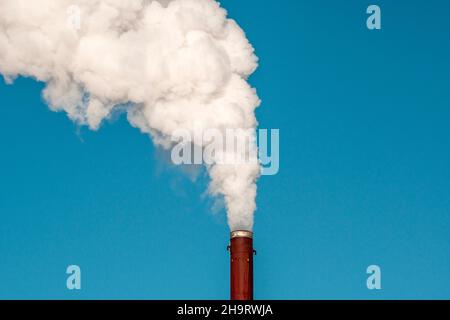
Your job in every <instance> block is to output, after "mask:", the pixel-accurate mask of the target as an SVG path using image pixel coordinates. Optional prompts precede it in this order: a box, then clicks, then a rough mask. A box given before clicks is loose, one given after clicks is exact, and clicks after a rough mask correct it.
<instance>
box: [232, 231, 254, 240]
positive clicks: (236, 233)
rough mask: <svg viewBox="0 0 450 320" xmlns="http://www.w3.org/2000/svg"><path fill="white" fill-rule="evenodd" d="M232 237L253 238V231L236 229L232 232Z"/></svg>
mask: <svg viewBox="0 0 450 320" xmlns="http://www.w3.org/2000/svg"><path fill="white" fill-rule="evenodd" d="M230 238H231V239H233V238H250V239H253V232H251V231H247V230H236V231H232V232H231V236H230Z"/></svg>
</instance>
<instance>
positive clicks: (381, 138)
mask: <svg viewBox="0 0 450 320" xmlns="http://www.w3.org/2000/svg"><path fill="white" fill-rule="evenodd" d="M221 3H222V5H223V6H224V7H225V8H227V9H228V11H229V14H230V17H232V18H234V19H236V20H237V21H238V23H239V24H240V25H241V27H242V28H243V29H244V30H245V31H246V33H247V36H248V38H249V39H250V41H251V42H252V44H253V45H254V47H255V48H256V52H257V55H258V56H259V58H260V68H259V69H258V71H257V72H256V73H255V74H254V75H253V76H252V78H251V79H250V81H251V83H252V85H253V86H255V87H256V88H257V90H258V94H259V96H260V98H261V99H262V101H263V103H262V105H261V107H260V108H259V110H258V111H257V116H258V119H259V122H260V127H261V128H269V129H270V128H279V129H280V140H281V141H280V145H281V146H280V147H281V150H280V172H279V174H277V175H275V176H266V177H262V178H261V180H260V181H259V184H258V188H259V189H258V198H257V204H258V210H257V212H256V223H255V248H256V249H257V251H258V255H257V256H256V258H255V298H257V299H348V298H355V299H381V298H388V299H391V298H412V299H418V298H426V299H429V298H438V299H442V298H447V299H449V298H450V287H449V284H450V271H449V270H450V247H449V246H450V212H449V211H450V210H449V208H450V201H449V200H450V197H449V191H450V184H449V181H450V169H449V165H448V164H449V163H450V139H449V137H450V126H449V120H450V81H449V75H450V59H449V56H450V41H449V33H450V25H449V23H448V18H447V16H448V14H447V13H448V10H449V9H450V4H449V3H448V2H447V1H377V2H376V4H378V5H379V6H380V7H381V10H382V29H381V30H380V31H369V30H368V29H367V28H366V27H365V20H366V17H367V15H366V14H365V10H366V8H367V6H368V5H369V4H372V3H369V2H365V1H283V5H281V4H280V2H276V1H261V0H246V1H232V0H222V1H221ZM42 88H43V84H40V83H36V82H34V81H33V80H30V79H18V80H17V81H16V82H15V83H14V85H12V86H11V85H5V84H4V83H3V82H1V83H0V112H1V117H0V155H1V156H0V181H1V183H0V217H1V223H0V298H25V299H29V298H38V299H47V298H57V299H78V298H84V299H94V298H113V299H116V298H123V299H143V298H148V299H227V298H228V296H229V284H228V282H229V276H228V273H229V260H228V259H229V257H228V253H227V251H226V245H227V243H228V237H229V234H228V232H229V230H228V227H227V225H226V219H225V213H224V212H219V213H212V212H211V211H212V210H211V207H212V204H213V201H212V200H211V199H209V198H208V197H205V196H204V190H205V189H206V185H207V179H206V178H205V177H200V178H199V180H198V181H197V182H196V183H192V181H191V180H190V179H189V178H188V177H186V175H183V174H181V173H180V172H179V170H177V169H174V168H171V167H169V166H168V165H167V164H165V162H164V160H163V158H164V157H163V156H162V155H161V154H160V153H159V152H158V151H157V150H155V148H154V147H153V145H152V143H151V141H150V140H149V138H148V137H146V136H144V135H142V134H140V133H139V132H138V130H136V129H133V128H131V127H130V126H129V125H128V124H127V122H126V120H125V119H124V118H123V117H118V118H116V119H112V120H111V121H109V122H107V123H105V124H104V125H103V126H102V128H101V130H99V131H98V132H90V131H89V130H87V129H86V128H77V127H76V126H75V125H74V124H73V123H71V122H70V120H69V119H67V117H66V116H65V115H64V114H62V113H53V112H51V111H49V110H48V108H47V107H46V106H45V104H44V103H43V101H42V98H41V94H40V92H41V90H42ZM70 264H77V265H79V266H80V267H81V270H82V290H80V291H69V290H67V289H66V277H67V275H66V274H65V270H66V267H67V266H68V265H70ZM371 264H377V265H379V266H380V267H381V270H382V290H368V289H367V288H366V278H367V275H366V272H365V271H366V268H367V266H369V265H371Z"/></svg>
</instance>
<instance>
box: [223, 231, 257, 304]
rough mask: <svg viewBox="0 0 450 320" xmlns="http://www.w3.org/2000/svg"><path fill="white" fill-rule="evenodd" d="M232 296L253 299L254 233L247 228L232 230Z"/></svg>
mask: <svg viewBox="0 0 450 320" xmlns="http://www.w3.org/2000/svg"><path fill="white" fill-rule="evenodd" d="M228 248H229V250H230V269H231V273H230V285H231V287H230V291H231V292H230V298H231V300H253V252H255V253H256V251H254V250H253V233H252V232H251V231H246V230H236V231H233V232H231V239H230V245H229V247H228Z"/></svg>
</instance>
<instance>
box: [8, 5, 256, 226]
mask: <svg viewBox="0 0 450 320" xmlns="http://www.w3.org/2000/svg"><path fill="white" fill-rule="evenodd" d="M256 68H257V57H256V56H255V55H254V50H253V48H252V46H251V44H250V43H249V42H248V40H247V39H246V36H245V34H244V32H243V31H242V29H241V28H240V27H239V26H238V25H237V23H236V22H235V21H234V20H231V19H227V12H226V11H225V10H224V9H223V8H221V7H220V5H219V4H218V3H217V2H216V1H214V0H173V1H167V0H159V1H152V0H126V1H124V0H32V1H30V0H0V73H1V74H2V75H3V77H4V79H5V80H6V82H8V83H12V82H13V80H14V78H16V77H18V76H24V77H32V78H34V79H36V80H38V81H42V82H45V83H46V87H45V90H44V91H43V97H44V99H45V100H46V102H47V103H48V105H49V107H50V108H51V110H54V111H64V112H66V113H67V114H68V116H69V117H70V119H72V120H73V121H75V122H76V123H78V124H80V125H87V126H89V127H90V128H91V129H93V130H97V129H98V128H99V127H100V126H101V124H102V121H103V120H104V119H106V118H108V117H109V116H111V114H112V113H113V112H114V110H115V109H116V108H118V107H119V106H121V108H123V106H124V105H125V106H126V107H125V108H126V112H127V117H128V120H129V122H130V124H131V125H132V126H135V127H137V128H139V129H140V130H141V131H142V132H144V133H147V134H149V135H150V136H151V137H152V139H153V141H154V143H155V144H157V145H160V146H162V147H165V148H169V147H170V146H171V144H172V143H173V142H171V135H172V133H173V131H174V130H176V129H179V128H183V129H187V130H189V131H190V132H192V133H193V134H195V135H198V134H201V133H202V132H203V131H204V130H206V129H209V128H216V129H219V130H222V131H224V130H225V129H227V128H241V129H255V128H256V126H257V121H256V118H255V113H254V111H255V108H256V107H257V106H258V105H259V103H260V101H259V99H258V97H257V95H256V92H255V90H254V89H252V88H251V87H250V85H249V84H248V83H247V81H246V80H247V78H248V77H249V76H250V75H251V74H252V73H253V72H254V71H255V69H256ZM256 148H257V147H256V142H255V141H253V142H252V144H251V146H250V149H253V150H256ZM208 173H209V176H210V178H211V183H210V186H209V191H210V193H211V194H213V195H219V196H223V197H224V200H225V204H226V209H227V214H228V222H229V225H230V228H231V229H232V230H236V229H248V230H251V229H252V227H253V213H254V211H255V208H256V205H255V197H256V180H257V178H258V176H259V174H260V167H259V164H258V163H246V164H235V165H229V164H228V165H225V164H219V163H214V164H212V165H209V166H208Z"/></svg>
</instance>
